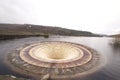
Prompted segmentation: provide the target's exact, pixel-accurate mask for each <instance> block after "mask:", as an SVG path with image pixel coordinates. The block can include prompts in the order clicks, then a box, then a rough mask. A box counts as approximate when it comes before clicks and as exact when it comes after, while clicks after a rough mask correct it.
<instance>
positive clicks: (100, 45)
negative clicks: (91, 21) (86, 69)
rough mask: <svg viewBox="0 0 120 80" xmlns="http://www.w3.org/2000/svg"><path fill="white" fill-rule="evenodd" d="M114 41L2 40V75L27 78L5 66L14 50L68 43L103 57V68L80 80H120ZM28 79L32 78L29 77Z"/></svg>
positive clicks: (119, 60) (119, 57) (118, 53)
mask: <svg viewBox="0 0 120 80" xmlns="http://www.w3.org/2000/svg"><path fill="white" fill-rule="evenodd" d="M112 40H113V39H112V38H108V37H69V36H65V37H64V36H51V37H49V38H43V37H29V38H22V39H12V40H1V41H0V75H14V76H17V77H25V76H23V75H20V74H18V73H15V72H14V71H12V70H10V69H9V67H8V66H6V65H5V64H4V57H5V54H7V53H10V52H11V51H12V50H15V49H18V48H20V47H22V46H23V45H24V44H30V43H35V42H41V41H67V42H74V43H79V44H83V45H86V46H88V47H91V48H92V49H94V50H96V51H97V52H98V53H99V54H101V55H102V61H103V62H101V63H102V64H104V65H103V66H102V68H100V69H99V70H98V71H96V72H95V73H92V74H90V75H87V76H83V77H80V78H79V79H78V80H120V48H119V49H118V48H117V49H116V48H114V47H113V46H112V45H111V44H110V43H111V41H112ZM27 78H30V77H28V76H27Z"/></svg>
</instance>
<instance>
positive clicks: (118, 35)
mask: <svg viewBox="0 0 120 80" xmlns="http://www.w3.org/2000/svg"><path fill="white" fill-rule="evenodd" d="M111 37H116V38H120V34H114V35H111Z"/></svg>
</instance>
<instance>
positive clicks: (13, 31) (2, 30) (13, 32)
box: [0, 24, 100, 37]
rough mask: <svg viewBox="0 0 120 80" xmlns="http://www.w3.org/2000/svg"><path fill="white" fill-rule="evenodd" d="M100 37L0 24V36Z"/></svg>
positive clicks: (82, 33)
mask: <svg viewBox="0 0 120 80" xmlns="http://www.w3.org/2000/svg"><path fill="white" fill-rule="evenodd" d="M48 35H63V36H100V35H97V34H93V33H91V32H88V31H78V30H71V29H65V28H60V27H52V26H42V25H31V24H0V36H1V37H5V36H6V37H11V36H17V37H18V36H21V37H23V36H48Z"/></svg>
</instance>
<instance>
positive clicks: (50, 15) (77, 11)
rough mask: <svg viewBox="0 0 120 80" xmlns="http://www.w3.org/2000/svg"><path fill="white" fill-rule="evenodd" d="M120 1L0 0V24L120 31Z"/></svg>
mask: <svg viewBox="0 0 120 80" xmlns="http://www.w3.org/2000/svg"><path fill="white" fill-rule="evenodd" d="M119 4H120V1H119V0H1V1H0V17H1V18H0V23H11V24H12V23H13V24H14V23H15V24H37V25H47V26H56V27H62V28H68V29H74V30H83V31H90V32H93V33H98V34H99V33H100V34H116V33H120V9H119V8H120V5H119Z"/></svg>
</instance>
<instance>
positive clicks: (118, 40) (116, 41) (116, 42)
mask: <svg viewBox="0 0 120 80" xmlns="http://www.w3.org/2000/svg"><path fill="white" fill-rule="evenodd" d="M113 46H114V47H120V38H118V37H116V38H114V40H113Z"/></svg>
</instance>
